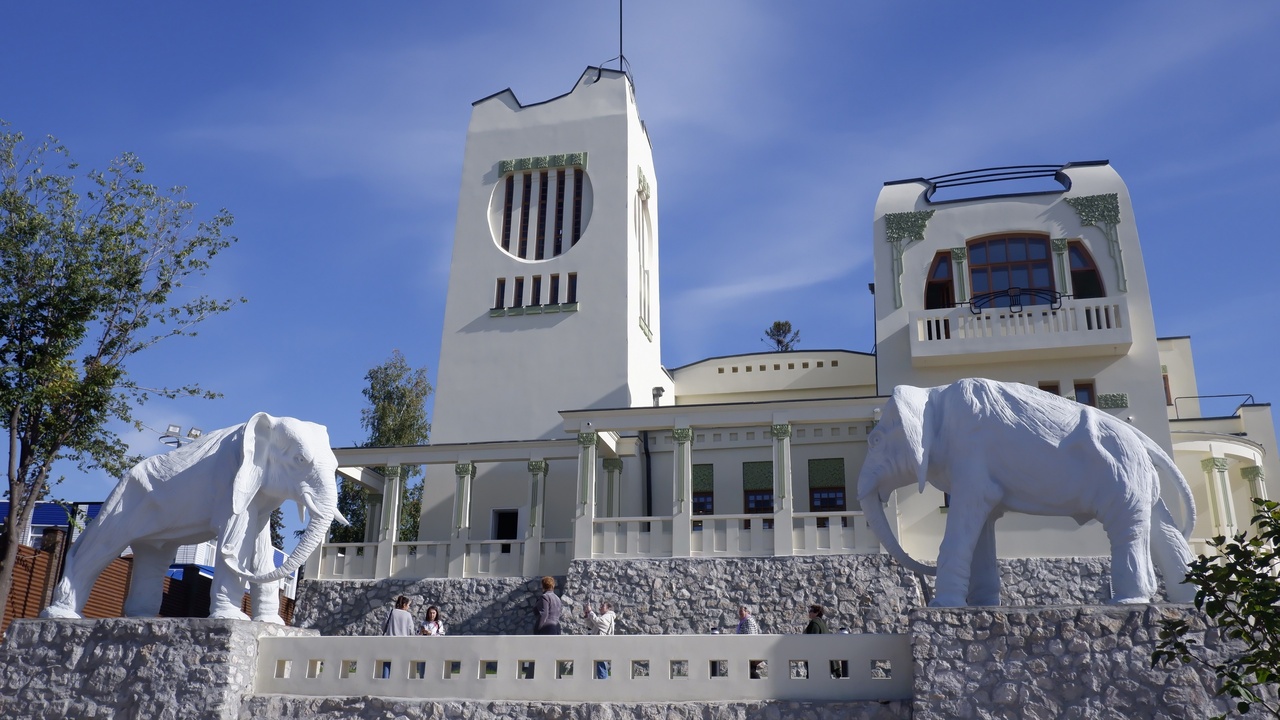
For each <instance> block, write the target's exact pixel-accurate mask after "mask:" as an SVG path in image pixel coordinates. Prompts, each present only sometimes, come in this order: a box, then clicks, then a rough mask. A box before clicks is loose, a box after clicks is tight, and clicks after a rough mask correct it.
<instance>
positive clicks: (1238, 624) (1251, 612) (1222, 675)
mask: <svg viewBox="0 0 1280 720" xmlns="http://www.w3.org/2000/svg"><path fill="white" fill-rule="evenodd" d="M1253 503H1254V505H1255V507H1256V510H1257V514H1256V515H1255V516H1254V517H1253V521H1252V525H1253V527H1254V528H1255V530H1254V532H1253V534H1252V535H1250V534H1249V533H1244V532H1242V533H1238V534H1237V535H1236V536H1235V537H1234V538H1230V539H1228V538H1225V537H1222V536H1219V537H1216V538H1214V539H1213V540H1211V541H1209V544H1210V545H1211V546H1213V548H1214V549H1215V551H1216V554H1213V555H1202V556H1201V557H1199V558H1197V559H1196V560H1194V561H1193V562H1192V563H1191V568H1190V570H1189V571H1188V573H1187V582H1189V583H1191V584H1193V585H1195V586H1196V587H1197V588H1198V589H1197V591H1196V598H1195V606H1196V608H1197V609H1198V610H1201V611H1203V612H1204V614H1205V615H1207V616H1208V617H1209V619H1210V620H1211V621H1212V622H1213V624H1214V625H1216V626H1217V627H1218V629H1219V632H1221V633H1222V635H1223V636H1224V637H1225V638H1227V639H1228V640H1230V641H1235V642H1236V643H1238V645H1239V646H1240V647H1241V648H1242V649H1241V650H1240V651H1239V652H1237V653H1234V654H1230V655H1228V656H1226V658H1225V659H1221V660H1215V659H1206V656H1205V654H1204V652H1203V650H1202V649H1201V647H1200V644H1199V642H1197V641H1196V640H1195V639H1194V638H1193V637H1191V633H1192V626H1191V623H1190V622H1189V620H1188V619H1186V618H1178V619H1170V620H1165V621H1163V623H1162V627H1161V630H1160V642H1159V644H1157V645H1156V650H1155V652H1154V653H1152V656H1151V661H1152V664H1153V665H1156V664H1165V663H1169V662H1171V661H1173V660H1177V661H1180V662H1182V663H1184V664H1188V663H1196V664H1200V665H1203V666H1206V667H1208V668H1210V669H1212V670H1213V672H1214V673H1215V674H1216V675H1217V676H1218V681H1219V688H1218V694H1220V695H1227V696H1230V697H1231V698H1234V699H1235V703H1236V710H1237V711H1239V712H1240V713H1241V714H1244V713H1246V712H1248V711H1249V709H1250V708H1251V707H1253V706H1255V705H1257V706H1260V707H1263V708H1265V709H1266V711H1267V712H1268V713H1270V714H1271V715H1272V716H1274V717H1280V701H1277V698H1276V694H1275V690H1276V687H1277V681H1280V579H1278V578H1277V574H1278V573H1280V555H1278V554H1277V545H1280V503H1276V502H1273V501H1269V500H1262V499H1258V498H1255V499H1254V501H1253ZM1268 685H1269V686H1270V693H1264V692H1262V688H1263V687H1264V686H1268ZM1218 717H1219V718H1223V717H1226V716H1225V715H1219V716H1218Z"/></svg>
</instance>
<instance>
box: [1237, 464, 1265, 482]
mask: <svg viewBox="0 0 1280 720" xmlns="http://www.w3.org/2000/svg"><path fill="white" fill-rule="evenodd" d="M1240 477H1242V478H1244V479H1245V480H1249V481H1254V480H1257V481H1261V480H1265V479H1266V478H1267V473H1266V472H1264V471H1263V469H1262V466H1261V465H1250V466H1249V467H1242V468H1240Z"/></svg>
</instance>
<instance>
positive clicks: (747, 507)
mask: <svg viewBox="0 0 1280 720" xmlns="http://www.w3.org/2000/svg"><path fill="white" fill-rule="evenodd" d="M742 511H743V512H744V513H746V514H748V515H772V514H773V491H772V490H743V491H742ZM744 527H747V528H749V527H751V521H750V520H747V521H746V522H745V524H744ZM764 529H765V530H772V529H773V519H772V518H768V519H766V520H765V521H764Z"/></svg>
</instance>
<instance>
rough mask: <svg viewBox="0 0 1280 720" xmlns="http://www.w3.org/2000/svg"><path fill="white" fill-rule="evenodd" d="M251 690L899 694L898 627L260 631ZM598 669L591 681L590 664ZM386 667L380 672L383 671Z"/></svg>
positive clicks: (499, 696) (546, 698)
mask: <svg viewBox="0 0 1280 720" xmlns="http://www.w3.org/2000/svg"><path fill="white" fill-rule="evenodd" d="M258 653H259V654H258V666H257V676H256V680H255V683H254V692H255V693H257V694H260V695H261V694H281V695H302V696H312V697H322V696H364V695H369V696H382V697H404V698H435V699H456V700H506V701H539V702H596V703H600V702H693V701H717V700H724V699H726V698H733V699H734V700H735V701H749V700H795V701H834V700H841V701H848V700H886V701H887V700H904V699H909V698H910V697H911V692H912V691H911V688H912V659H911V643H910V639H909V637H908V636H907V635H894V634H883V635H871V634H834V635H615V636H612V637H599V636H569V635H561V636H538V635H518V636H474V635H473V636H452V637H438V638H427V637H363V638H353V637H310V638H285V637H281V638H265V637H264V638H263V639H262V641H261V642H260V644H259V649H258ZM599 662H607V663H608V664H609V669H610V670H609V676H608V677H607V678H604V679H597V677H596V673H597V668H596V666H597V663H599ZM384 675H386V677H384Z"/></svg>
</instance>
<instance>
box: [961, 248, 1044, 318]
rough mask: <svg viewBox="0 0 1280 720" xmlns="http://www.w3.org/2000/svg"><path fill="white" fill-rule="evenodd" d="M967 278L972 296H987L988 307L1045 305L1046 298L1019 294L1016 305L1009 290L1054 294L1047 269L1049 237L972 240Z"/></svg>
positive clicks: (977, 297) (976, 297) (975, 297)
mask: <svg viewBox="0 0 1280 720" xmlns="http://www.w3.org/2000/svg"><path fill="white" fill-rule="evenodd" d="M968 248H969V277H970V279H971V280H972V283H971V284H972V287H973V297H974V299H975V300H977V299H979V298H980V297H981V296H983V295H986V296H989V300H988V301H987V302H986V303H984V304H985V305H986V306H987V307H1010V306H1011V305H1015V304H1017V305H1048V304H1050V302H1051V300H1050V299H1049V298H1048V297H1044V296H1040V295H1037V294H1034V293H1032V294H1027V293H1022V294H1020V295H1019V297H1018V301H1017V302H1016V303H1014V302H1012V298H1010V296H1009V290H1011V289H1014V288H1018V289H1020V290H1044V291H1048V293H1049V294H1051V293H1052V292H1053V291H1054V285H1053V271H1052V270H1051V269H1050V267H1049V238H1047V237H1042V236H1027V235H1009V236H1000V237H992V238H985V239H982V240H974V241H971V242H970V243H969V245H968Z"/></svg>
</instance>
